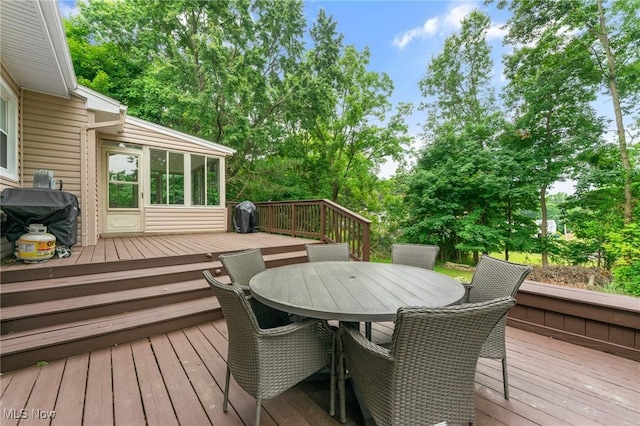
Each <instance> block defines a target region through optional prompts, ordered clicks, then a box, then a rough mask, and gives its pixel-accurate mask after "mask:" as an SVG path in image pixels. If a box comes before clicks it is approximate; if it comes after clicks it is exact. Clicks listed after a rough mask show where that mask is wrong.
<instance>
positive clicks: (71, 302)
mask: <svg viewBox="0 0 640 426" xmlns="http://www.w3.org/2000/svg"><path fill="white" fill-rule="evenodd" d="M208 288H209V285H208V284H207V282H206V281H205V280H204V279H199V280H190V281H181V282H176V283H169V284H163V285H157V286H149V287H142V288H134V289H131V290H123V291H117V292H107V293H100V294H94V295H89V296H80V297H72V298H67V299H59V300H51V301H47V302H36V303H29V304H25V305H17V306H7V307H5V308H2V311H0V318H1V320H2V321H9V320H15V319H19V318H29V317H34V316H38V315H47V314H51V313H55V312H64V311H72V310H76V309H87V308H90V307H94V306H102V305H107V304H112V303H118V302H131V301H134V300H139V299H146V298H149V297H163V296H168V295H170V294H176V293H181V292H189V291H196V290H202V289H208Z"/></svg>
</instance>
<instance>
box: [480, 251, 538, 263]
mask: <svg viewBox="0 0 640 426" xmlns="http://www.w3.org/2000/svg"><path fill="white" fill-rule="evenodd" d="M489 256H491V257H495V258H496V259H503V260H504V253H490V254H489ZM509 262H514V263H524V264H525V265H531V266H540V265H542V255H541V254H540V253H522V252H510V253H509Z"/></svg>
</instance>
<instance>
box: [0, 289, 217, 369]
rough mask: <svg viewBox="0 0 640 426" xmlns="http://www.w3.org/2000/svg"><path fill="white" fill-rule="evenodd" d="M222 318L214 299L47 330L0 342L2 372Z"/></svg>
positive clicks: (52, 327) (23, 333)
mask: <svg viewBox="0 0 640 426" xmlns="http://www.w3.org/2000/svg"><path fill="white" fill-rule="evenodd" d="M219 318H222V310H221V309H220V305H219V303H218V300H217V299H216V297H215V296H208V297H203V298H200V299H196V300H189V301H185V302H179V303H173V304H171V305H167V306H160V307H154V308H148V309H142V310H138V311H135V312H126V313H122V314H117V315H110V316H105V317H101V318H98V319H92V320H85V321H76V322H71V323H67V324H64V326H59V325H58V326H47V327H42V328H38V329H33V330H28V331H25V332H18V333H11V334H8V335H5V336H2V337H1V338H0V346H1V347H2V353H1V356H0V364H1V365H2V371H3V372H4V371H10V370H15V369H18V368H23V367H27V366H29V365H35V364H37V363H38V362H41V361H51V360H54V359H59V358H65V357H69V356H72V355H76V354H80V353H84V352H88V351H91V350H95V349H99V348H104V347H108V346H112V345H116V344H119V343H123V342H129V341H132V340H136V339H140V338H144V337H148V336H153V335H156V334H159V333H165V332H167V331H173V330H179V329H181V328H185V327H190V326H193V325H197V324H201V323H204V322H207V321H213V320H215V319H219Z"/></svg>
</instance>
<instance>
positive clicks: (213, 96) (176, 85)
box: [71, 0, 305, 199]
mask: <svg viewBox="0 0 640 426" xmlns="http://www.w3.org/2000/svg"><path fill="white" fill-rule="evenodd" d="M79 7H80V18H79V20H78V22H83V25H86V28H88V32H86V33H85V41H86V42H87V43H90V44H92V45H93V46H94V47H95V48H96V49H97V48H98V47H100V46H108V47H109V49H113V50H115V51H118V52H120V53H121V54H122V57H123V58H133V59H132V61H133V62H134V63H136V64H141V65H142V66H143V67H144V68H143V70H142V72H141V73H140V74H139V75H132V76H131V78H130V79H129V80H118V81H115V80H114V79H111V80H110V83H111V85H110V86H109V87H108V89H109V90H110V92H108V93H106V94H109V95H110V94H113V93H116V94H122V93H124V95H122V96H119V97H117V98H118V99H120V100H121V101H123V102H125V103H127V105H128V106H129V111H130V113H131V114H132V115H135V116H139V117H141V118H144V119H148V120H150V121H153V122H156V123H159V124H162V125H165V126H168V127H172V128H175V129H178V130H182V131H185V132H188V133H191V134H195V135H198V136H201V137H203V138H205V139H209V140H212V141H214V142H217V143H221V144H224V145H227V146H230V147H232V148H235V149H236V150H237V154H236V155H235V156H233V157H231V158H230V160H229V162H228V163H227V165H228V170H227V182H228V190H229V192H230V196H229V198H230V199H236V198H238V197H241V196H246V195H251V194H250V193H248V192H247V189H248V187H247V182H252V183H254V184H256V185H255V187H260V185H259V184H257V183H256V180H257V181H261V182H268V180H269V176H267V173H268V171H269V170H271V168H272V167H273V165H272V164H271V163H270V162H268V161H267V162H264V161H262V160H263V159H264V158H266V156H268V155H269V154H270V153H272V152H273V151H274V147H273V146H274V144H277V143H278V142H279V141H280V140H281V139H282V137H281V134H282V120H281V116H282V114H283V111H284V110H285V109H286V108H287V106H288V102H289V100H290V99H291V93H292V92H291V88H289V90H286V89H287V88H286V87H285V84H284V80H285V79H286V77H287V74H288V73H290V72H292V70H293V67H294V66H296V64H297V63H298V62H299V60H300V55H301V54H302V51H303V45H304V41H303V38H302V35H303V32H304V26H305V22H304V15H303V13H302V2H301V1H297V0H287V1H286V2H282V1H276V0H254V1H248V0H247V1H245V0H225V1H215V2H212V1H186V0H171V1H169V0H167V1H161V2H148V1H142V0H123V1H121V2H116V3H113V2H105V1H100V0H90V1H89V3H87V4H84V3H81V4H79ZM73 23H74V22H73V21H72V22H71V24H72V25H73ZM80 29H82V27H80ZM74 60H75V59H74ZM125 60H126V59H125ZM81 72H83V71H81ZM81 77H84V76H82V75H81ZM93 78H94V77H92V76H89V77H87V79H93Z"/></svg>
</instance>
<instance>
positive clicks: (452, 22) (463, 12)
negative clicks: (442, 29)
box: [444, 4, 475, 30]
mask: <svg viewBox="0 0 640 426" xmlns="http://www.w3.org/2000/svg"><path fill="white" fill-rule="evenodd" d="M473 9H475V6H474V5H472V4H462V5H460V6H456V7H454V8H453V9H451V10H450V11H449V13H448V14H447V16H446V17H445V18H444V22H445V23H446V24H447V25H446V26H447V27H448V28H449V29H455V30H457V29H459V28H460V26H461V23H462V20H463V19H464V18H465V17H466V16H467V15H468V14H469V13H471V11H472V10H473Z"/></svg>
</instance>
